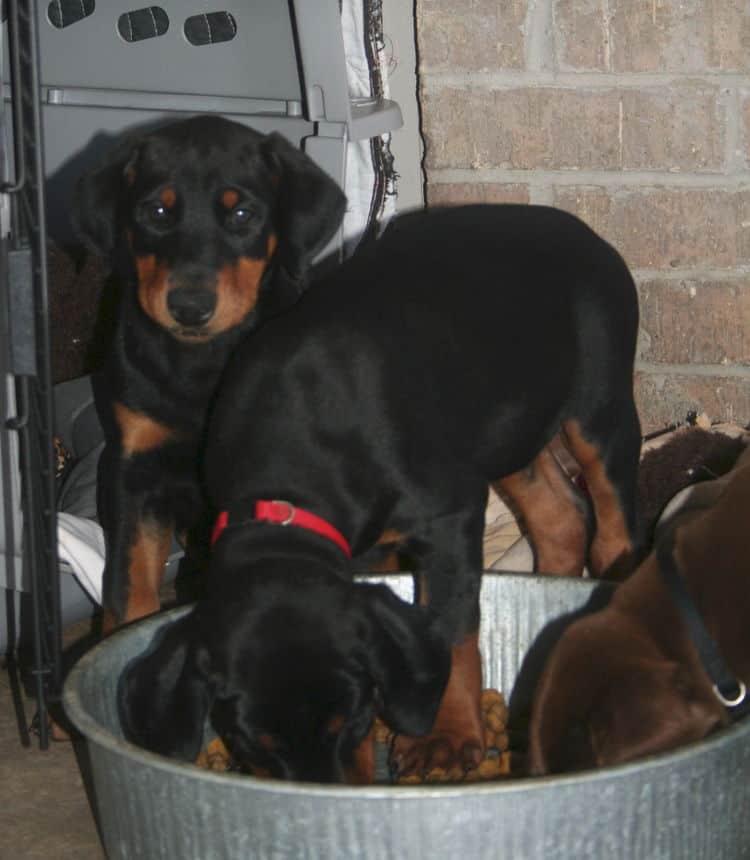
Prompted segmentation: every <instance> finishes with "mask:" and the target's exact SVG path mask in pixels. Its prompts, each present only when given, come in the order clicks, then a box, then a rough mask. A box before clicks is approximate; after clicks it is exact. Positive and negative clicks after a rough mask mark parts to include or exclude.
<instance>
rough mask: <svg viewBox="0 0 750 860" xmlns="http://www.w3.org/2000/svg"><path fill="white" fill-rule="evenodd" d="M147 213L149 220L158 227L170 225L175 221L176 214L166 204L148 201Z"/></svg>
mask: <svg viewBox="0 0 750 860" xmlns="http://www.w3.org/2000/svg"><path fill="white" fill-rule="evenodd" d="M145 214H146V217H147V218H148V220H149V221H150V222H151V223H152V224H154V225H155V226H157V227H168V226H169V225H171V224H172V222H173V221H174V215H173V214H172V212H170V210H169V209H167V207H166V206H164V204H162V203H159V202H156V203H147V204H146V207H145Z"/></svg>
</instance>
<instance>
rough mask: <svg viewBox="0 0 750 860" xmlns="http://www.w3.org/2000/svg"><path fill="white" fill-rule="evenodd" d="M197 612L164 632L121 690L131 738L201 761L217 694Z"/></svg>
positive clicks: (128, 670)
mask: <svg viewBox="0 0 750 860" xmlns="http://www.w3.org/2000/svg"><path fill="white" fill-rule="evenodd" d="M194 631H195V625H194V619H193V616H192V613H191V614H190V615H188V616H186V617H185V618H181V619H180V620H179V621H177V622H175V623H174V624H171V625H170V626H169V627H168V628H167V629H166V630H162V631H159V633H158V634H157V636H156V637H155V638H154V641H153V642H152V643H151V645H150V646H149V648H148V650H147V651H146V652H145V654H143V655H141V656H140V657H137V658H136V659H134V660H132V661H131V662H130V663H129V664H128V665H127V666H126V667H125V669H124V671H123V673H122V675H121V676H120V680H119V683H118V689H117V699H118V710H119V714H120V723H121V725H122V729H123V732H124V734H125V737H126V738H127V740H129V741H132V743H135V744H138V746H142V747H144V748H145V749H148V750H151V752H155V753H159V754H161V755H165V756H170V757H173V758H180V759H183V760H185V761H195V759H196V758H197V756H198V753H199V752H200V746H201V741H202V736H203V724H204V722H205V719H206V716H207V714H208V710H209V708H210V705H211V701H212V698H213V692H212V689H211V686H210V684H209V681H208V654H207V652H206V649H205V647H204V646H203V645H201V644H199V643H198V642H197V641H196V639H197V637H196V636H195V632H194Z"/></svg>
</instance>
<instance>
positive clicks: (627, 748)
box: [589, 659, 726, 767]
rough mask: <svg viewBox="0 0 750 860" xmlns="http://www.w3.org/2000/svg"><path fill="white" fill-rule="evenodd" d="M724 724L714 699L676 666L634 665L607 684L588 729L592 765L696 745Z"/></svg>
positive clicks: (660, 663)
mask: <svg viewBox="0 0 750 860" xmlns="http://www.w3.org/2000/svg"><path fill="white" fill-rule="evenodd" d="M725 721H726V716H725V714H724V712H723V709H722V707H721V705H720V704H719V702H718V700H717V699H716V698H715V697H714V696H713V694H712V693H711V692H710V690H703V691H701V689H700V688H699V686H698V685H696V684H695V682H694V681H693V679H692V677H691V675H690V674H689V672H688V671H687V669H685V668H684V667H683V666H681V665H680V664H679V663H675V662H673V661H671V660H666V659H664V660H649V661H644V660H638V661H634V662H633V664H632V665H631V667H630V668H629V670H628V671H627V672H626V673H618V674H616V675H615V676H614V677H613V678H611V679H610V682H609V684H608V685H607V688H606V690H605V691H604V692H603V695H602V696H601V699H600V701H598V702H597V703H596V704H595V706H594V709H593V711H592V712H591V714H590V717H589V730H590V733H591V744H592V747H593V750H594V756H595V759H596V763H597V765H598V766H599V767H606V766H609V765H614V764H620V763H622V762H626V761H632V760H633V759H636V758H642V757H643V756H646V755H653V754H655V753H661V752H667V751H668V750H672V749H675V748H677V747H679V746H682V745H684V744H687V743H691V742H693V741H697V740H700V739H701V738H704V737H705V736H706V735H707V734H709V733H710V732H711V731H712V730H713V729H715V728H718V727H719V726H720V725H721V724H722V723H723V722H725Z"/></svg>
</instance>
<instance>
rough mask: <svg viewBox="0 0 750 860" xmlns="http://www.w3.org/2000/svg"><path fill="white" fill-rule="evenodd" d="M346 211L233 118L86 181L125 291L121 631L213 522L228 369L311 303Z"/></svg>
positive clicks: (117, 535)
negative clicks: (249, 340) (212, 446)
mask: <svg viewBox="0 0 750 860" xmlns="http://www.w3.org/2000/svg"><path fill="white" fill-rule="evenodd" d="M344 207H345V197H344V195H343V193H342V192H341V190H340V189H339V188H338V186H337V185H336V183H335V182H334V181H333V180H332V179H330V178H329V177H328V176H327V175H326V174H325V173H324V172H323V171H322V170H320V169H319V168H318V167H317V166H316V165H315V164H314V163H313V161H312V160H311V159H310V158H308V157H307V156H305V155H304V154H303V153H302V152H300V151H298V150H297V149H295V148H294V147H293V146H292V145H291V144H289V143H287V142H286V140H285V139H284V138H282V137H281V136H280V135H277V134H269V135H264V134H260V133H258V132H256V131H254V130H252V129H250V128H247V127H246V126H244V125H241V124H239V123H236V122H232V121H229V120H227V119H224V118H222V117H219V116H197V117H192V118H190V119H186V120H182V121H178V122H175V123H172V124H169V125H166V126H163V127H161V128H159V129H157V130H155V131H151V132H150V133H144V134H143V135H141V136H140V137H134V138H128V139H127V140H125V141H124V142H123V143H122V144H121V145H120V146H119V147H116V148H115V149H114V151H113V152H112V153H111V154H110V155H109V156H108V158H107V160H106V161H105V163H104V164H103V165H101V166H99V167H97V168H96V169H95V170H93V171H92V172H90V173H89V174H87V175H85V176H83V177H82V178H81V180H80V181H79V184H78V187H77V195H76V200H75V222H76V226H77V229H78V232H79V234H80V235H81V237H82V238H83V239H84V240H85V241H86V242H87V244H88V245H89V247H90V248H91V249H93V250H94V251H95V252H97V253H98V254H101V255H106V256H108V257H109V258H110V259H111V261H112V266H113V269H114V271H115V272H116V274H117V276H118V279H119V282H120V284H121V289H122V295H121V300H120V307H119V319H118V327H117V332H116V336H115V340H114V345H113V348H112V352H111V355H110V358H109V361H108V363H107V365H106V368H105V370H104V372H103V376H102V379H101V380H99V386H98V388H99V389H100V390H104V391H105V392H106V399H107V401H108V402H107V409H106V411H107V414H105V415H103V423H104V425H105V434H106V437H107V438H106V446H105V451H104V454H103V456H102V459H101V464H100V478H99V514H100V519H101V522H102V525H103V527H104V530H105V535H106V568H105V571H104V584H103V585H104V588H103V591H104V598H103V602H104V610H105V621H104V626H105V629H111V628H113V627H115V626H117V625H119V624H121V623H124V622H127V621H131V620H133V619H135V618H139V617H141V616H143V615H146V614H149V613H151V612H154V611H156V610H157V609H158V608H159V586H160V583H161V579H162V575H163V571H164V566H165V563H166V559H167V555H168V553H169V549H170V545H171V543H172V538H173V535H174V534H175V533H177V534H180V535H181V534H184V533H186V532H187V531H188V530H189V529H190V528H191V527H193V526H195V525H196V524H197V523H199V522H200V520H201V516H202V510H203V508H204V503H203V499H202V493H201V490H200V487H199V475H198V469H197V462H198V459H199V457H198V452H199V446H200V444H201V441H202V437H203V435H204V431H205V423H206V418H207V414H208V411H209V408H210V404H211V401H212V398H213V397H214V392H215V390H216V387H217V384H218V381H219V378H220V376H221V374H222V372H223V370H224V367H225V365H226V362H227V359H228V356H229V354H230V352H231V351H232V349H233V348H234V347H235V346H236V345H237V343H238V342H239V341H240V339H241V338H242V337H243V336H245V335H246V334H247V332H249V331H251V330H253V329H255V328H256V327H257V326H258V325H259V324H260V323H261V322H262V321H263V320H265V319H267V318H269V317H271V316H273V315H274V314H276V313H278V312H279V311H282V310H283V309H285V308H286V307H288V306H290V305H292V304H293V303H294V302H295V301H296V300H297V299H298V297H299V295H300V294H301V292H302V291H303V290H304V289H305V287H306V285H307V283H308V277H309V270H310V266H311V262H312V260H313V257H315V255H316V254H317V253H318V252H319V251H321V250H322V249H323V248H324V247H325V245H326V243H327V242H328V240H329V239H330V238H331V237H332V235H333V233H334V232H335V230H336V228H337V227H338V226H339V224H340V222H341V219H342V217H343V212H344ZM206 517H207V521H208V523H209V526H208V528H209V529H210V518H209V517H208V514H206ZM207 531H208V529H207Z"/></svg>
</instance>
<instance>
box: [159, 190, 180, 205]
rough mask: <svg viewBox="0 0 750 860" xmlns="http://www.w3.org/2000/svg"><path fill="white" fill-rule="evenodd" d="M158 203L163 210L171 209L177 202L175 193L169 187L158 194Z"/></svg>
mask: <svg viewBox="0 0 750 860" xmlns="http://www.w3.org/2000/svg"><path fill="white" fill-rule="evenodd" d="M159 202H160V203H161V205H162V206H164V208H165V209H171V208H172V207H173V206H174V205H175V203H176V202H177V192H176V191H175V190H174V188H172V187H171V186H169V187H167V188H164V189H163V190H162V191H160V192H159Z"/></svg>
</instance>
